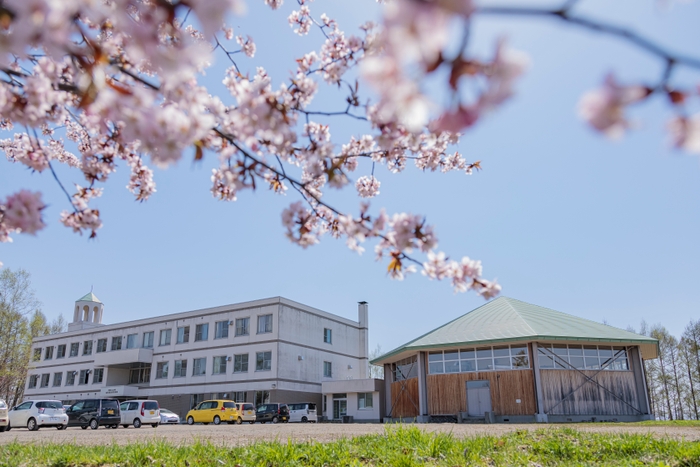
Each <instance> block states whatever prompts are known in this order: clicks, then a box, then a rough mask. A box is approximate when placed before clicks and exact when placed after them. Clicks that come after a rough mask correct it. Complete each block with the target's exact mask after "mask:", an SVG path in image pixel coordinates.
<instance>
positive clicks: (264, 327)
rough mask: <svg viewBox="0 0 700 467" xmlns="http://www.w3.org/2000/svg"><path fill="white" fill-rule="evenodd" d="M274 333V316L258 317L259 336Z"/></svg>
mask: <svg viewBox="0 0 700 467" xmlns="http://www.w3.org/2000/svg"><path fill="white" fill-rule="evenodd" d="M266 332H272V315H262V316H258V334H264V333H266Z"/></svg>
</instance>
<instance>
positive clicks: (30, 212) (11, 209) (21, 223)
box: [0, 190, 45, 235]
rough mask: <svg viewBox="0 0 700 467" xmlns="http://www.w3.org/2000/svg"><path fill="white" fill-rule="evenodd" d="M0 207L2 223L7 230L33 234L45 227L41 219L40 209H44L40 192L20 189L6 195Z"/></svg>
mask: <svg viewBox="0 0 700 467" xmlns="http://www.w3.org/2000/svg"><path fill="white" fill-rule="evenodd" d="M0 209H1V212H2V223H3V224H4V225H5V228H6V229H7V230H16V231H18V232H22V233H28V234H31V235H35V234H36V232H37V231H39V230H41V229H43V228H44V227H45V224H44V222H43V221H42V220H41V211H42V210H43V209H44V203H43V202H42V201H41V193H38V192H36V193H32V192H31V191H29V190H20V191H19V192H17V193H15V194H14V195H11V196H8V197H7V200H6V201H5V203H3V206H2V207H0Z"/></svg>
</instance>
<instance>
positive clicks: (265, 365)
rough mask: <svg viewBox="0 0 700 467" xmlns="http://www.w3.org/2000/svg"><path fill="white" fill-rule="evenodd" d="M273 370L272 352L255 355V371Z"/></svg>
mask: <svg viewBox="0 0 700 467" xmlns="http://www.w3.org/2000/svg"><path fill="white" fill-rule="evenodd" d="M271 369H272V352H257V353H256V354H255V371H268V370H271Z"/></svg>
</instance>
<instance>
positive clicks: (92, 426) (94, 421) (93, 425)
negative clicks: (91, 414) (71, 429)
mask: <svg viewBox="0 0 700 467" xmlns="http://www.w3.org/2000/svg"><path fill="white" fill-rule="evenodd" d="M99 427H100V424H99V423H97V419H96V418H93V419H92V420H90V429H91V430H96V429H98V428H99Z"/></svg>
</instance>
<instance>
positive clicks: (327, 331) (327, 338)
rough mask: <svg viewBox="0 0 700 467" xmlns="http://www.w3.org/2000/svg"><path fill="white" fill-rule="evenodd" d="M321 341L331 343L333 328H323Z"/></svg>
mask: <svg viewBox="0 0 700 467" xmlns="http://www.w3.org/2000/svg"><path fill="white" fill-rule="evenodd" d="M323 343H324V344H333V330H332V329H331V328H323Z"/></svg>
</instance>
